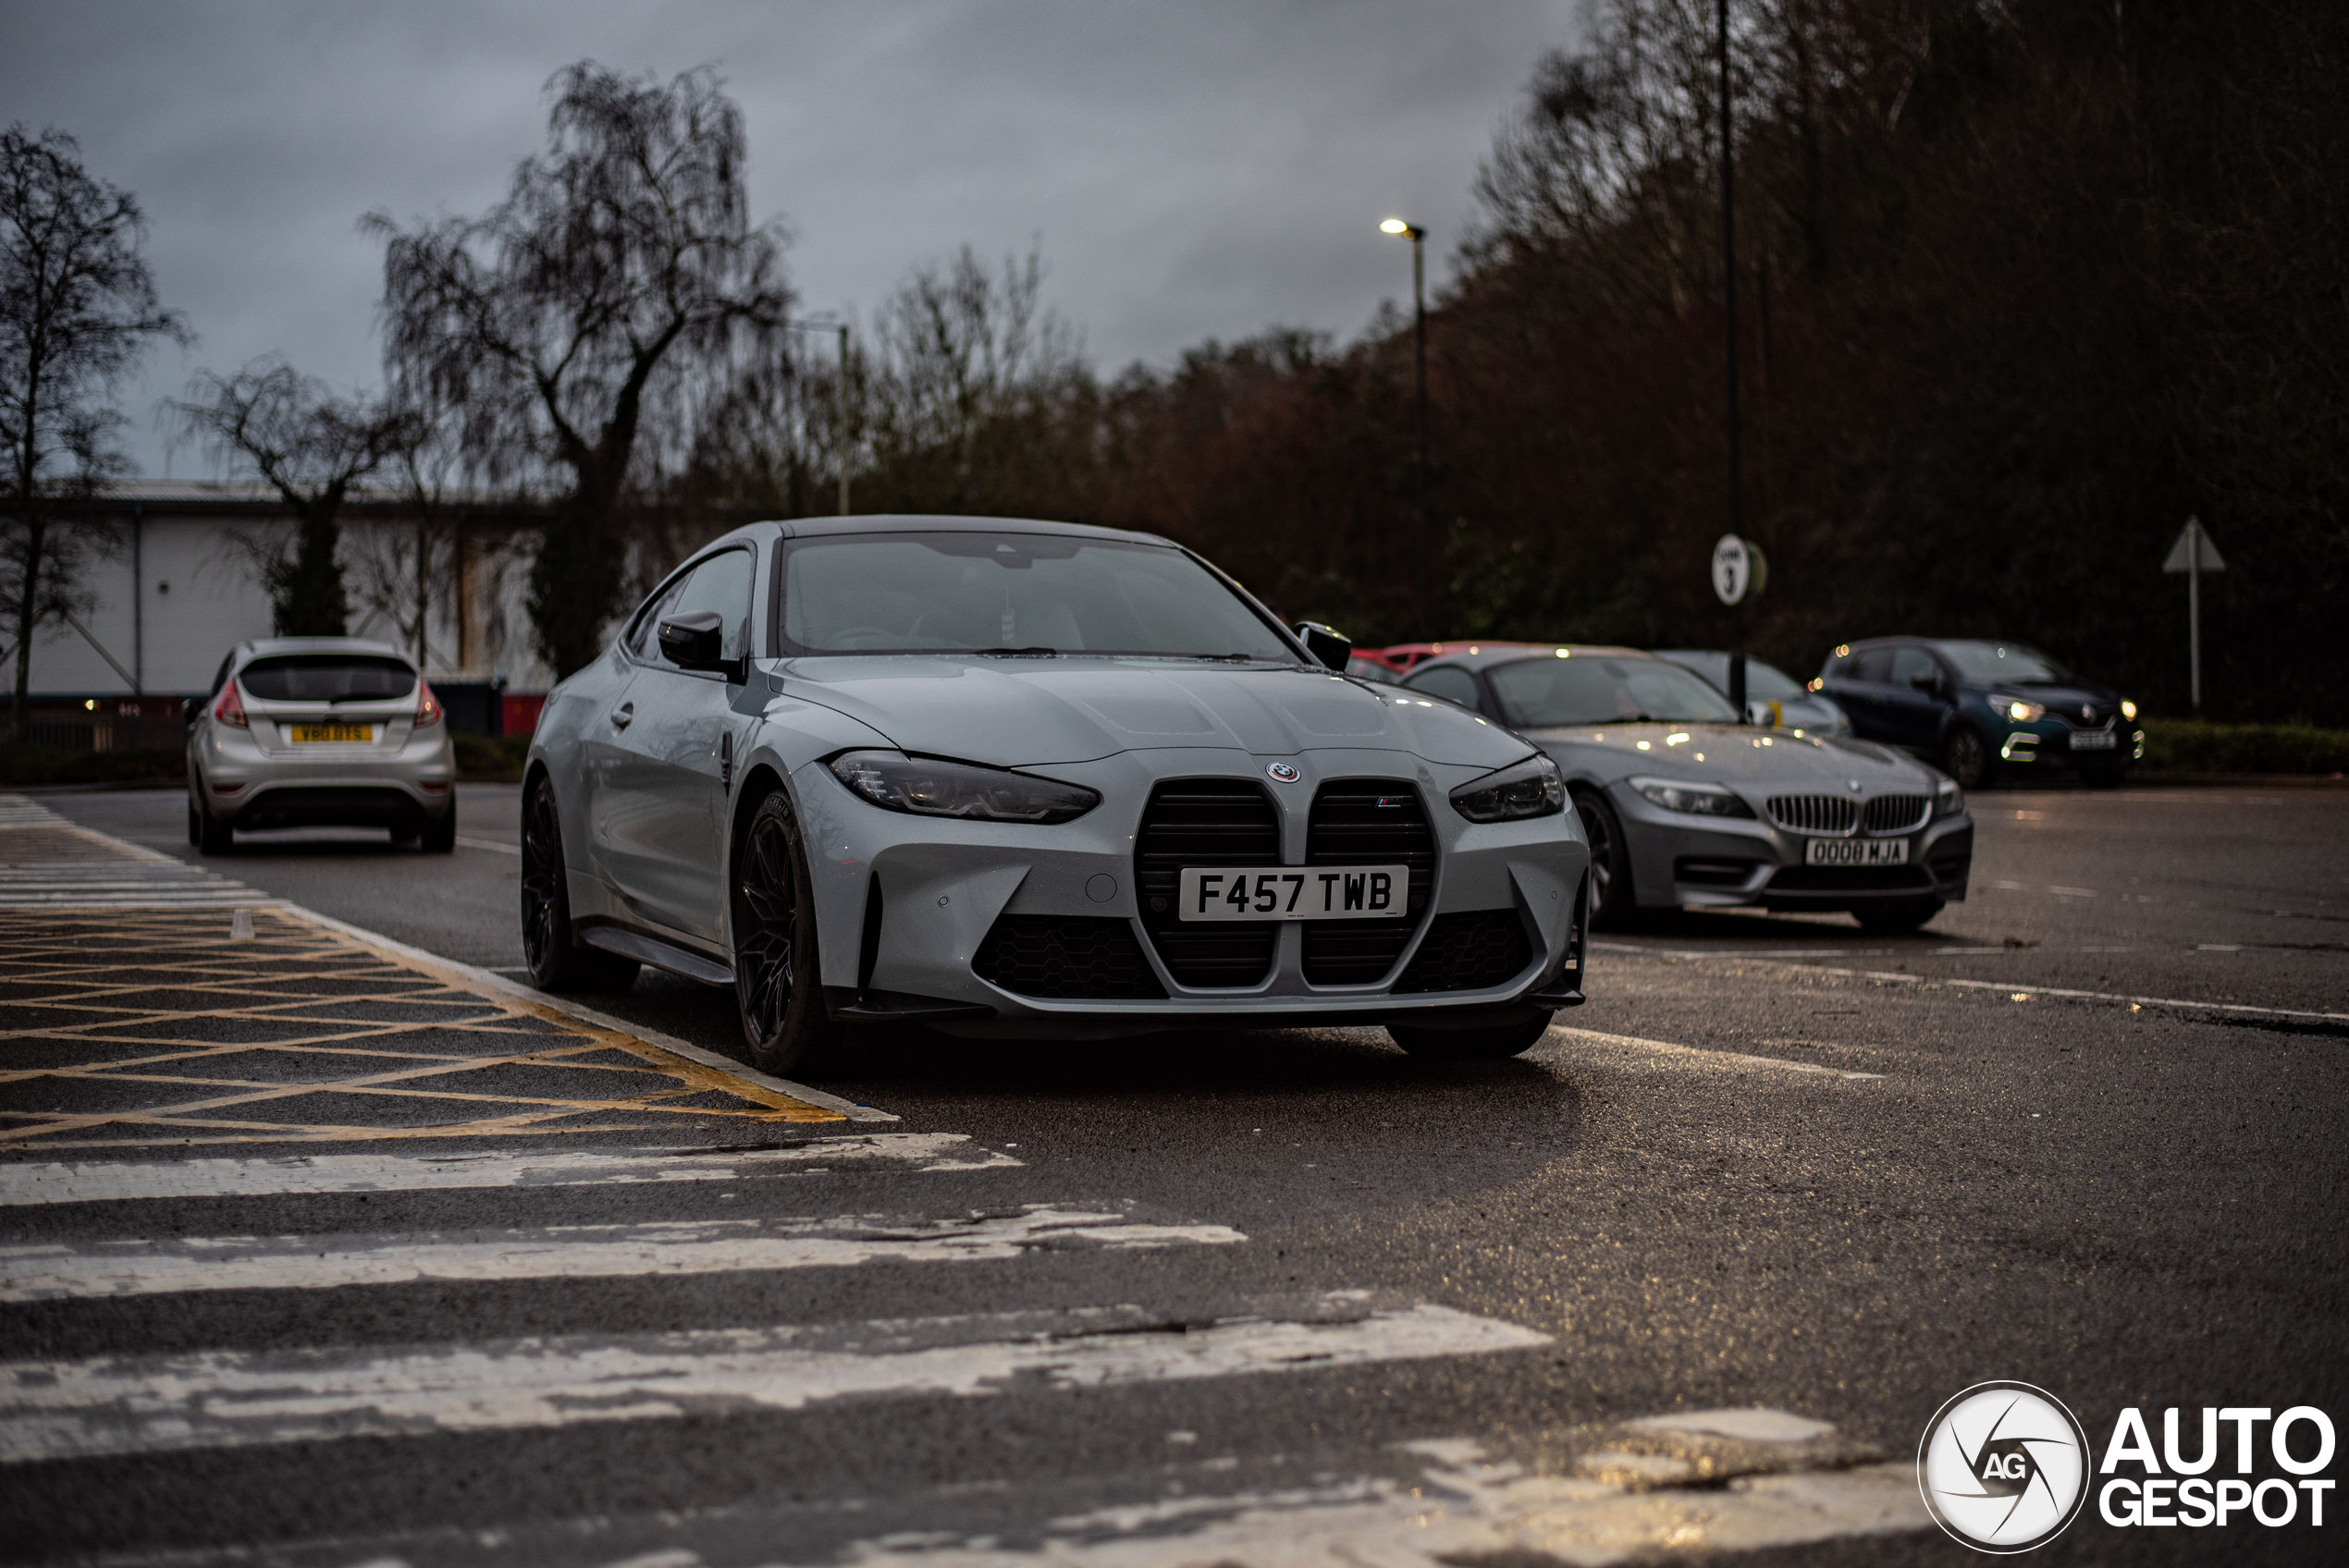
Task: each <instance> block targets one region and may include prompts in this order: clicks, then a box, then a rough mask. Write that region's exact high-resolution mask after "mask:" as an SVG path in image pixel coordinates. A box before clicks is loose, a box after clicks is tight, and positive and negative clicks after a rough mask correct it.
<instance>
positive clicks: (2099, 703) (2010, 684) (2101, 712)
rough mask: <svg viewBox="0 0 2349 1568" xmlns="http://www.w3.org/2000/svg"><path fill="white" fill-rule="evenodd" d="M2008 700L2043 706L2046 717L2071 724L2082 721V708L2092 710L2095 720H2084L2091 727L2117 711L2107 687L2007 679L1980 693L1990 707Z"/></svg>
mask: <svg viewBox="0 0 2349 1568" xmlns="http://www.w3.org/2000/svg"><path fill="white" fill-rule="evenodd" d="M2010 697H2020V698H2022V699H2023V701H2024V702H2026V703H2041V704H2046V706H2047V710H2048V717H2051V718H2068V719H2070V720H2072V722H2073V723H2075V724H2077V723H2081V722H2083V720H2082V718H2081V714H2080V710H2081V709H2082V708H2089V709H2092V710H2094V712H2095V714H2096V717H2095V718H2093V719H2089V720H2085V722H2087V723H2092V724H2102V723H2103V722H2104V721H2105V720H2106V719H2108V718H2110V717H2112V716H2113V715H2114V714H2116V713H2118V712H2120V711H2121V694H2120V693H2119V692H2115V691H2113V690H2112V689H2111V688H2110V687H2109V686H2089V685H2085V684H2082V683H2081V682H2078V681H2065V682H2063V683H2062V684H2060V685H2057V684H2054V683H2052V682H2051V683H2049V684H2047V685H2041V684H2039V683H2038V682H2036V681H2014V680H2008V681H2001V682H2000V683H1999V684H1998V685H1996V686H1992V687H1987V688H1986V689H1985V690H1984V693H1983V700H1984V701H1986V702H1987V703H1990V704H1993V705H1996V704H1999V703H2003V702H2005V701H2007V700H2008V699H2009V698H2010Z"/></svg>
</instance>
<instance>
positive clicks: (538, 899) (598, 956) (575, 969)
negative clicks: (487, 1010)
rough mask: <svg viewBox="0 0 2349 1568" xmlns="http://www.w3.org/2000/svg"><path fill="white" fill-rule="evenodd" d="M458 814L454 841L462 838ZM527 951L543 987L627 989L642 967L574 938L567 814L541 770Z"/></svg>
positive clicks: (530, 829)
mask: <svg viewBox="0 0 2349 1568" xmlns="http://www.w3.org/2000/svg"><path fill="white" fill-rule="evenodd" d="M455 820H456V819H455V817H454V815H451V816H450V818H449V821H450V824H451V826H450V829H449V841H450V843H451V844H454V843H455V841H456V830H455V827H454V824H455ZM522 956H523V961H524V962H527V963H528V964H529V965H530V983H531V984H532V985H534V986H537V987H538V988H539V989H540V990H542V991H624V990H626V989H627V988H628V987H629V986H632V985H633V984H634V983H635V980H636V971H637V969H638V968H639V967H640V966H639V965H638V963H637V962H636V961H635V960H634V959H633V958H621V956H620V955H619V954H618V953H608V952H601V951H598V950H597V949H594V948H585V947H582V946H580V945H579V944H578V943H577V942H575V941H573V940H572V933H571V883H570V878H569V876H567V875H566V874H565V872H564V870H563V832H562V819H561V817H560V815H558V813H557V812H556V809H555V784H554V780H552V779H550V778H547V776H546V775H544V774H541V775H539V777H538V778H537V779H536V780H535V782H533V783H532V785H531V787H530V794H529V797H528V798H527V799H526V800H524V801H523V813H522Z"/></svg>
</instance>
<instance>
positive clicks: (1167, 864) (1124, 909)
mask: <svg viewBox="0 0 2349 1568" xmlns="http://www.w3.org/2000/svg"><path fill="white" fill-rule="evenodd" d="M1348 647H1349V644H1348V643H1347V642H1346V640H1345V639H1344V638H1342V637H1340V636H1338V635H1337V634H1336V633H1334V632H1333V631H1329V630H1328V629H1327V628H1325V627H1320V626H1315V625H1312V624H1310V623H1305V624H1300V625H1299V626H1297V627H1296V628H1294V629H1291V628H1289V627H1285V626H1283V625H1282V624H1281V623H1280V622H1279V620H1278V619H1275V618H1274V617H1273V614H1272V613H1271V612H1270V611H1269V610H1267V609H1266V608H1265V607H1264V606H1262V605H1261V604H1259V603H1258V602H1257V601H1256V600H1255V599H1254V598H1252V597H1251V596H1249V595H1248V593H1247V592H1246V591H1244V590H1243V589H1241V588H1240V587H1239V585H1238V584H1237V583H1236V582H1233V581H1231V579H1229V578H1227V577H1225V576H1224V574H1223V573H1221V572H1220V571H1218V570H1215V569H1214V568H1213V567H1212V566H1211V565H1209V564H1208V563H1207V562H1206V561H1204V560H1202V559H1200V558H1199V557H1197V556H1195V555H1192V554H1191V553H1190V552H1189V551H1187V550H1185V549H1183V548H1182V547H1180V546H1179V545H1175V544H1172V543H1170V542H1169V541H1167V540H1164V539H1160V538H1157V537H1154V536H1151V535H1148V534H1141V533H1124V532H1120V531H1116V530H1112V529H1102V528H1089V527H1082V526H1077V525H1074V524H1067V523H1055V522H1041V521H1021V520H1000V519H974V518H951V517H851V518H838V519H823V520H807V521H793V522H762V523H755V524H752V525H750V526H748V527H745V528H742V529H739V530H736V531H735V532H734V533H729V534H727V535H726V536H725V537H723V538H721V539H719V540H718V541H716V542H715V543H713V544H711V545H708V546H707V547H705V548H704V549H703V550H701V551H700V552H698V553H697V554H695V556H694V557H693V558H691V559H690V560H688V561H686V562H685V564H684V565H683V566H682V567H680V568H679V569H678V570H676V571H675V572H674V573H672V574H671V575H670V577H669V578H668V579H667V580H666V581H664V582H662V583H661V584H660V585H659V587H658V588H657V589H655V590H654V592H653V593H652V594H651V595H650V596H649V597H648V598H647V599H646V601H645V602H644V604H643V605H642V606H640V607H639V608H638V609H637V610H636V611H635V613H634V614H633V615H632V616H630V617H629V619H628V620H627V621H626V622H625V624H624V625H623V626H622V628H621V631H620V633H619V635H618V636H617V637H616V638H615V639H614V640H613V642H612V643H611V645H610V646H609V648H608V649H607V650H606V651H605V653H604V654H603V655H602V656H600V657H598V658H597V659H596V660H595V661H594V662H593V663H592V664H590V665H589V666H588V667H587V668H584V669H582V670H580V671H578V672H577V673H576V674H574V675H572V676H571V677H570V678H569V679H568V680H564V681H563V682H562V683H561V684H560V685H559V686H557V687H556V688H555V690H554V691H553V692H550V693H549V694H548V696H547V703H546V706H545V708H544V710H543V711H542V713H541V716H540V718H539V723H538V729H537V731H536V733H535V736H534V737H533V739H532V741H531V747H530V753H529V761H528V764H527V767H526V771H525V775H524V778H523V837H522V851H523V864H522V922H523V950H524V955H525V957H526V958H527V959H528V961H529V967H530V973H531V975H532V978H533V980H534V981H535V983H536V984H537V985H539V986H543V987H546V988H548V989H558V990H560V989H596V988H602V987H616V986H624V985H627V984H629V983H630V982H631V981H633V978H634V976H635V974H637V972H638V969H639V966H640V965H644V964H651V965H653V966H655V967H657V968H660V969H664V970H668V971H670V972H672V973H675V974H683V975H686V976H689V977H691V978H693V979H696V980H700V981H703V982H705V983H707V984H710V985H713V986H729V987H732V990H733V991H734V994H735V998H736V1000H737V1002H738V1004H739V1007H740V1011H741V1014H742V1022H743V1031H744V1038H745V1040H746V1041H747V1043H748V1046H749V1051H750V1056H751V1060H753V1061H754V1062H755V1063H756V1064H757V1065H759V1066H760V1067H763V1068H765V1069H767V1070H769V1071H772V1072H781V1071H786V1070H791V1071H806V1070H807V1069H809V1067H810V1066H811V1065H816V1064H820V1063H822V1062H824V1061H826V1060H831V1061H839V1060H843V1059H844V1058H845V1057H848V1056H850V1055H853V1052H854V1047H855V1032H856V1030H857V1029H858V1028H859V1027H860V1026H863V1025H867V1024H876V1023H881V1024H886V1023H900V1024H905V1023H919V1024H924V1025H928V1026H929V1027H932V1028H935V1029H939V1030H943V1031H946V1032H948V1033H951V1034H954V1035H962V1036H965V1037H972V1038H988V1037H1006V1036H1029V1037H1037V1036H1059V1037H1074V1038H1107V1037H1113V1036H1117V1035H1136V1034H1142V1033H1147V1032H1150V1031H1153V1030H1164V1029H1175V1028H1187V1027H1196V1026H1202V1025H1216V1024H1227V1025H1246V1026H1251V1027H1266V1026H1285V1025H1304V1024H1383V1025H1384V1026H1385V1028H1386V1029H1387V1031H1388V1033H1389V1034H1390V1035H1391V1036H1392V1037H1393V1038H1394V1039H1395V1040H1396V1043H1397V1044H1398V1045H1401V1046H1402V1047H1405V1048H1406V1049H1408V1050H1411V1051H1414V1052H1423V1053H1426V1054H1430V1055H1435V1056H1450V1057H1490V1056H1502V1055H1509V1054H1514V1053H1515V1052H1517V1051H1520V1050H1523V1049H1525V1048H1526V1047H1529V1046H1531V1044H1532V1043H1533V1042H1534V1041H1535V1040H1537V1039H1539V1038H1540V1037H1541V1035H1542V1033H1543V1030H1544V1029H1545V1028H1546V1027H1547V1026H1548V1023H1549V1019H1550V1015H1551V1013H1552V1012H1553V1011H1556V1009H1558V1008H1560V1007H1564V1006H1569V1005H1572V1004H1573V1003H1575V1002H1577V1001H1580V999H1581V994H1580V988H1579V987H1580V979H1581V961H1582V951H1581V944H1582V927H1583V924H1584V919H1583V913H1584V909H1583V906H1584V900H1585V898H1586V892H1587V889H1586V886H1585V883H1586V876H1585V874H1586V871H1587V868H1588V861H1589V856H1588V852H1587V850H1586V847H1585V845H1584V843H1583V840H1582V835H1581V830H1580V821H1579V819H1578V818H1577V817H1576V816H1575V815H1574V814H1573V813H1571V812H1568V811H1567V810H1566V809H1565V806H1566V790H1565V786H1564V780H1563V778H1562V777H1561V776H1560V774H1559V771H1558V768H1557V766H1556V764H1555V763H1553V762H1552V761H1551V760H1550V758H1549V757H1548V756H1547V755H1546V754H1544V753H1543V752H1542V751H1541V750H1539V749H1538V748H1536V747H1534V746H1532V745H1531V744H1529V743H1528V742H1527V741H1523V740H1521V739H1519V737H1517V736H1515V735H1512V734H1510V733H1509V732H1508V730H1507V729H1506V728H1504V727H1502V726H1500V725H1497V724H1494V723H1493V722H1491V721H1490V720H1489V719H1487V718H1485V717H1482V716H1480V715H1476V714H1470V713H1464V712H1462V711H1460V710H1459V709H1458V708H1457V707H1454V706H1453V705H1452V704H1447V703H1435V702H1430V701H1427V700H1424V699H1420V698H1416V697H1414V696H1413V695H1411V694H1410V693H1408V692H1402V691H1399V690H1397V689H1396V688H1395V687H1393V686H1385V685H1377V684H1373V683H1370V682H1365V681H1361V680H1354V679H1350V678H1348V677H1347V676H1346V675H1344V674H1343V673H1342V671H1343V668H1344V666H1345V664H1346V660H1347V652H1348Z"/></svg>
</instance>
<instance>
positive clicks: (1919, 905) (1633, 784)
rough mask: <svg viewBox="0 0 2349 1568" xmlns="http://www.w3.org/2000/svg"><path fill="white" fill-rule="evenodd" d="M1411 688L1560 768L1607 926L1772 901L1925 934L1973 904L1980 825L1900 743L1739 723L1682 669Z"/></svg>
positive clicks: (1464, 677)
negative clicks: (1962, 905)
mask: <svg viewBox="0 0 2349 1568" xmlns="http://www.w3.org/2000/svg"><path fill="white" fill-rule="evenodd" d="M1402 689H1403V690H1404V691H1406V692H1423V693H1425V694H1427V695H1429V696H1432V697H1441V698H1445V699H1447V700H1449V701H1451V702H1453V703H1456V704H1458V705H1460V706H1461V707H1463V708H1465V709H1467V710H1469V711H1470V712H1473V713H1476V714H1478V715H1480V716H1482V717H1486V718H1489V719H1491V720H1492V721H1493V722H1494V723H1495V724H1499V725H1504V726H1506V727H1507V728H1508V729H1513V730H1515V731H1517V732H1518V733H1519V734H1521V735H1523V736H1524V737H1525V738H1526V739H1527V740H1529V741H1532V742H1533V743H1535V744H1536V745H1539V746H1540V747H1541V748H1542V749H1543V751H1544V752H1545V753H1548V754H1549V755H1550V756H1551V757H1552V758H1554V759H1555V760H1556V763H1557V765H1558V767H1559V770H1560V771H1561V772H1562V773H1563V774H1564V776H1565V778H1566V786H1567V790H1568V794H1569V796H1570V797H1571V799H1572V801H1573V802H1574V808H1575V812H1576V815H1579V816H1580V818H1581V822H1582V828H1583V834H1584V836H1585V838H1586V839H1588V840H1589V843H1590V853H1591V880H1592V889H1593V891H1592V902H1593V921H1594V922H1596V923H1598V924H1601V925H1629V924H1631V923H1632V922H1634V921H1635V920H1636V919H1637V918H1638V917H1639V916H1640V914H1641V912H1642V911H1654V910H1663V909H1679V908H1686V907H1691V906H1697V907H1717V906H1724V905H1737V904H1759V905H1761V906H1763V907H1765V908H1767V909H1774V910H1789V911H1811V912H1816V911H1827V912H1835V911H1842V912H1848V913H1851V915H1853V916H1854V917H1856V918H1857V919H1858V920H1859V922H1860V924H1861V925H1863V926H1865V927H1866V928H1867V929H1869V930H1871V931H1912V930H1914V929H1916V928H1917V927H1918V926H1920V925H1924V924H1925V922H1926V921H1929V920H1931V919H1932V918H1933V917H1934V916H1935V915H1936V914H1938V913H1940V912H1941V910H1942V908H1943V906H1944V905H1945V904H1948V903H1949V902H1951V901H1953V900H1960V899H1962V898H1964V897H1965V895H1966V882H1967V878H1968V877H1969V876H1970V875H1971V874H1972V871H1973V861H1974V822H1973V819H1972V818H1971V817H1970V816H1968V815H1967V814H1966V807H1965V796H1964V794H1963V792H1962V791H1961V790H1960V789H1959V788H1958V786H1957V784H1956V783H1955V782H1953V781H1952V780H1950V779H1949V778H1946V777H1944V776H1943V775H1942V774H1940V773H1938V772H1937V771H1936V770H1934V769H1933V768H1931V767H1929V766H1925V764H1923V763H1921V762H1918V761H1917V760H1915V759H1914V758H1912V757H1911V756H1909V755H1907V754H1906V753H1902V752H1900V751H1898V750H1895V749H1894V748H1891V747H1888V746H1881V745H1876V744H1872V743H1870V742H1868V741H1859V740H1854V739H1852V738H1851V737H1849V736H1841V735H1814V734H1810V733H1808V732H1805V731H1802V730H1795V729H1775V728H1765V727H1762V726H1758V725H1753V724H1750V723H1743V722H1740V715H1739V713H1738V711H1737V709H1736V708H1735V707H1733V706H1731V705H1730V703H1729V700H1728V698H1727V697H1724V696H1723V695H1722V694H1721V693H1720V692H1717V691H1716V690H1715V689H1714V687H1713V686H1712V684H1711V683H1710V682H1708V681H1705V680H1702V679H1700V678H1699V677H1698V676H1697V675H1696V674H1695V673H1694V672H1693V671H1691V670H1690V669H1688V668H1684V667H1683V666H1681V665H1679V664H1676V663H1674V662H1672V661H1671V660H1669V659H1664V658H1658V657H1655V656H1654V655H1648V654H1642V653H1637V652H1634V651H1633V650H1631V649H1630V648H1608V647H1584V646H1580V645H1568V646H1557V647H1547V648H1541V649H1538V650H1533V651H1528V650H1526V649H1524V648H1521V647H1512V648H1487V649H1484V650H1482V652H1478V653H1462V654H1454V655H1445V656H1443V657H1439V658H1433V659H1429V660H1427V661H1426V662H1424V663H1422V664H1421V665H1420V667H1419V668H1416V669H1414V670H1412V671H1411V673H1410V674H1409V675H1408V676H1405V677H1404V678H1403V681H1402Z"/></svg>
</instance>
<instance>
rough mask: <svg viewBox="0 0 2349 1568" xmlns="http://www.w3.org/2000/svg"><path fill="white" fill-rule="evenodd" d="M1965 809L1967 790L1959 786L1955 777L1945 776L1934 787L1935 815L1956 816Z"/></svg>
mask: <svg viewBox="0 0 2349 1568" xmlns="http://www.w3.org/2000/svg"><path fill="white" fill-rule="evenodd" d="M1963 810H1965V791H1964V790H1961V789H1959V788H1958V781H1957V780H1956V779H1954V778H1944V779H1943V780H1941V782H1940V783H1938V784H1936V785H1935V786H1934V787H1933V815H1936V816H1955V815H1958V813H1960V812H1962V811H1963Z"/></svg>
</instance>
